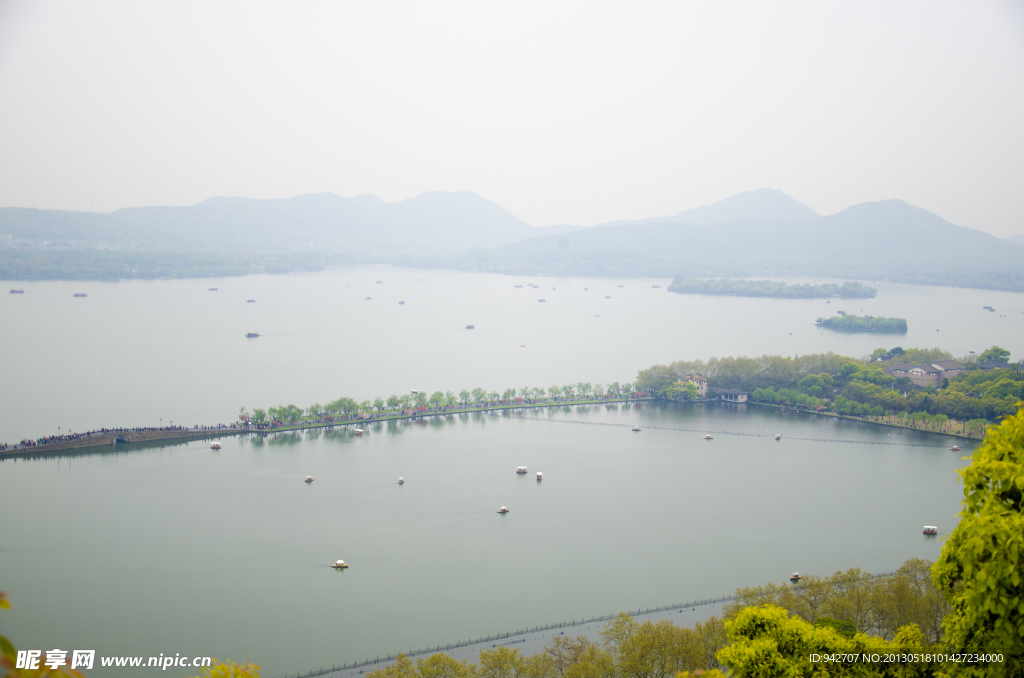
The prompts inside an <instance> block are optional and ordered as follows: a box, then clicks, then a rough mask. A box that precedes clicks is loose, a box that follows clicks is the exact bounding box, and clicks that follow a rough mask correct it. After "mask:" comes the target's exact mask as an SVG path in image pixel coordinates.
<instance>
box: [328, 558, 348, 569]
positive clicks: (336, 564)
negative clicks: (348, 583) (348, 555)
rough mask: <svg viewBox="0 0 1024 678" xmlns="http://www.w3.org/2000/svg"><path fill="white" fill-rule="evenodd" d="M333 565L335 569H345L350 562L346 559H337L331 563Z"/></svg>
mask: <svg viewBox="0 0 1024 678" xmlns="http://www.w3.org/2000/svg"><path fill="white" fill-rule="evenodd" d="M331 567H333V568H334V569H335V570H344V569H345V568H346V567H348V563H346V562H345V561H344V560H336V561H334V564H333V565H331Z"/></svg>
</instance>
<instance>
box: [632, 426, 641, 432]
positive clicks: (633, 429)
mask: <svg viewBox="0 0 1024 678" xmlns="http://www.w3.org/2000/svg"><path fill="white" fill-rule="evenodd" d="M630 430H631V431H634V432H636V433H639V432H640V427H639V426H634V427H633V428H632V429H630Z"/></svg>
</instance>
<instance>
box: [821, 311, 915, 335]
mask: <svg viewBox="0 0 1024 678" xmlns="http://www.w3.org/2000/svg"><path fill="white" fill-rule="evenodd" d="M815 325H817V326H818V327H825V328H828V329H830V330H835V331H837V332H876V333H879V334H906V333H907V321H906V319H904V318H879V317H875V316H873V315H846V314H845V313H844V314H842V315H837V316H832V317H831V318H818V322H816V323H815Z"/></svg>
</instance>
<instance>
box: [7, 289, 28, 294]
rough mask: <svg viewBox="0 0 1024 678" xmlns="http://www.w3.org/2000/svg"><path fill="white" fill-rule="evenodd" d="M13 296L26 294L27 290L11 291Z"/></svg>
mask: <svg viewBox="0 0 1024 678" xmlns="http://www.w3.org/2000/svg"><path fill="white" fill-rule="evenodd" d="M10 293H11V294H25V290H11V291H10Z"/></svg>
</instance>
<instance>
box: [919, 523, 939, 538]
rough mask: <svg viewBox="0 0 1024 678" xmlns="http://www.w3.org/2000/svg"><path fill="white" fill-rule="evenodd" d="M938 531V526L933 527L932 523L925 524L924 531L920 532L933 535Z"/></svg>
mask: <svg viewBox="0 0 1024 678" xmlns="http://www.w3.org/2000/svg"><path fill="white" fill-rule="evenodd" d="M938 533H939V528H937V527H935V526H934V525H925V526H924V532H922V533H921V534H927V535H929V536H934V535H937V534H938Z"/></svg>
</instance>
